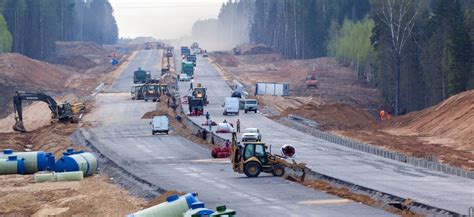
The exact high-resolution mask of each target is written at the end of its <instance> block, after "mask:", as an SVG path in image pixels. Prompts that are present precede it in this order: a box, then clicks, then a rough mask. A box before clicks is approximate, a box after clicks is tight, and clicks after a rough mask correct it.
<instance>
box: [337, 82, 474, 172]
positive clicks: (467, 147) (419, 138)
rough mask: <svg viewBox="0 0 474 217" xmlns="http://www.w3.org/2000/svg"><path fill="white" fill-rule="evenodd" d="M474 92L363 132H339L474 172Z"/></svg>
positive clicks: (360, 130)
mask: <svg viewBox="0 0 474 217" xmlns="http://www.w3.org/2000/svg"><path fill="white" fill-rule="evenodd" d="M472 126H474V91H473V90H471V91H466V92H463V93H460V94H458V95H455V96H452V97H450V98H449V99H447V100H445V101H444V102H442V103H440V104H438V105H436V106H433V107H430V108H427V109H424V110H421V111H418V112H412V113H409V114H407V115H404V116H400V117H396V118H393V119H391V120H386V121H382V122H378V123H374V124H371V125H369V126H367V127H365V128H363V129H353V130H341V131H335V132H336V133H338V134H342V135H345V136H349V137H351V138H355V139H357V140H360V141H364V142H366V143H369V144H373V145H378V146H382V147H386V148H388V149H391V150H395V151H398V152H401V153H405V154H407V155H410V156H415V157H419V158H424V159H427V160H434V161H436V160H440V161H441V162H444V163H447V164H449V165H452V166H457V167H462V168H464V169H468V170H474V161H473V159H474V142H473V141H474V127H472Z"/></svg>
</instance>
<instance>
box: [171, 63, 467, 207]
mask: <svg viewBox="0 0 474 217" xmlns="http://www.w3.org/2000/svg"><path fill="white" fill-rule="evenodd" d="M195 72H196V73H195V79H194V82H195V83H202V84H203V86H204V87H206V88H207V93H208V100H209V102H210V104H209V105H208V106H207V107H205V112H207V111H208V112H209V113H210V114H211V119H213V120H214V121H216V122H222V121H223V120H224V119H226V120H227V121H229V122H231V123H235V122H236V120H237V119H238V118H239V119H240V120H241V126H242V127H241V128H242V129H245V128H246V127H257V128H259V129H260V130H261V132H262V135H263V136H262V138H263V141H264V142H266V143H269V144H271V145H272V149H273V152H275V153H278V152H279V149H280V147H281V146H282V145H284V144H291V145H293V146H295V147H296V156H297V157H296V160H297V161H298V162H304V163H307V166H308V167H309V168H311V169H313V170H315V171H317V172H319V173H322V174H325V175H329V176H332V177H336V178H338V179H341V180H345V181H349V182H351V183H355V184H357V185H360V186H366V187H369V188H372V189H376V190H378V191H382V192H385V193H389V194H393V195H397V196H400V197H402V198H411V199H413V200H415V201H417V202H421V203H424V204H428V205H431V206H435V207H440V208H444V209H447V210H451V211H455V212H458V213H463V214H467V210H468V208H469V207H471V206H472V204H473V199H474V188H473V187H472V186H474V180H472V179H466V178H461V177H457V176H451V175H446V174H442V173H438V172H434V171H431V170H428V169H423V168H419V167H415V166H411V165H409V164H404V163H401V162H398V161H393V160H389V159H387V158H382V157H379V156H376V155H372V154H369V153H365V152H360V151H357V150H353V149H350V148H346V147H344V146H341V145H337V144H334V143H331V142H328V141H326V140H322V139H319V138H316V137H313V136H310V135H307V134H304V133H302V132H299V131H296V130H294V129H291V128H288V127H286V126H283V125H281V124H279V123H277V122H274V121H272V120H270V119H269V118H266V117H265V116H263V115H261V114H254V113H248V114H244V113H240V115H239V116H223V115H222V112H223V108H222V107H221V106H222V104H223V102H224V99H225V97H229V96H230V94H231V89H230V88H229V86H228V85H227V83H226V82H225V81H224V80H223V79H222V77H221V76H220V73H219V72H218V71H217V70H216V68H215V67H214V66H213V65H212V64H210V63H209V62H208V61H207V60H206V59H205V58H204V59H203V58H198V61H197V68H196V70H195ZM180 89H181V95H186V94H187V90H188V89H189V82H180ZM192 120H193V121H194V122H195V123H197V124H201V123H204V121H205V117H203V116H200V117H192ZM214 130H215V128H214ZM224 137H227V138H229V139H230V134H227V135H224Z"/></svg>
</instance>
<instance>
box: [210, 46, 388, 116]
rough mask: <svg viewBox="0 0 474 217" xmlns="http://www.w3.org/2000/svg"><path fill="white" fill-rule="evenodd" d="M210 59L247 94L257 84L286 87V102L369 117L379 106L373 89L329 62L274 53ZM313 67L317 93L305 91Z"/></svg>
mask: <svg viewBox="0 0 474 217" xmlns="http://www.w3.org/2000/svg"><path fill="white" fill-rule="evenodd" d="M257 47H258V46H257ZM247 50H248V51H249V52H250V51H251V50H252V48H248V49H247ZM211 56H212V58H213V60H214V61H215V62H216V63H217V64H219V65H221V66H223V67H224V70H225V71H227V72H228V73H230V74H231V76H232V78H233V79H235V80H238V81H239V82H241V83H243V84H244V85H245V86H246V89H247V91H248V92H249V93H251V94H253V93H254V92H255V84H256V83H257V82H276V83H287V84H290V97H289V98H293V97H308V98H310V99H312V100H313V101H315V102H316V103H318V104H335V103H337V104H348V105H354V106H357V107H359V108H362V109H364V110H368V111H369V112H370V113H373V114H375V111H376V110H377V109H378V108H380V107H381V106H382V101H381V99H380V97H379V93H378V91H377V90H376V89H375V88H372V87H368V86H367V85H365V84H363V83H361V82H360V81H359V80H358V78H357V73H356V72H355V71H354V70H352V69H351V68H348V67H343V66H340V65H339V64H337V62H336V61H335V60H334V59H333V58H329V57H322V58H318V59H306V60H287V59H283V58H282V57H281V56H280V55H278V54H275V53H266V54H252V55H238V56H235V55H232V54H231V52H214V53H212V55H211ZM313 66H315V68H316V73H315V76H316V79H317V80H318V82H319V83H318V89H307V88H306V82H305V78H306V76H307V75H308V74H312V69H313Z"/></svg>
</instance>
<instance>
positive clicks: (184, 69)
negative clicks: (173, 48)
mask: <svg viewBox="0 0 474 217" xmlns="http://www.w3.org/2000/svg"><path fill="white" fill-rule="evenodd" d="M182 73H185V74H187V75H188V76H189V77H191V78H193V77H194V63H193V62H188V61H183V62H182V63H181V74H182Z"/></svg>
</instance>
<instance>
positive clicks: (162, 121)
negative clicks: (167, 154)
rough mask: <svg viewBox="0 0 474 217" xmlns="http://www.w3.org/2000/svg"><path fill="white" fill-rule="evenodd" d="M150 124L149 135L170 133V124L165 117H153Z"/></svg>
mask: <svg viewBox="0 0 474 217" xmlns="http://www.w3.org/2000/svg"><path fill="white" fill-rule="evenodd" d="M150 124H151V134H153V135H155V134H156V133H166V134H168V132H169V131H170V126H169V125H170V122H169V120H168V117H167V116H164V115H160V116H153V119H152V120H151V122H150Z"/></svg>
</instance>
